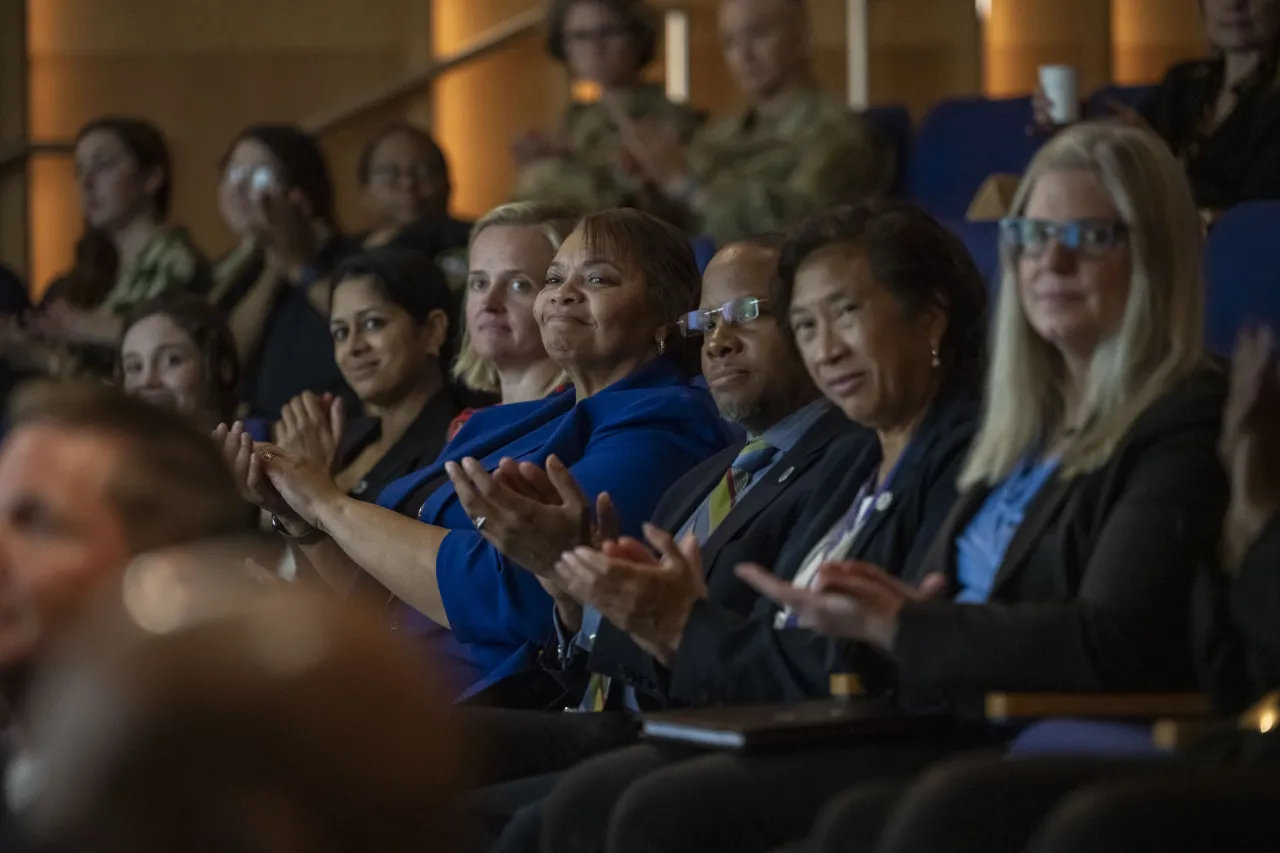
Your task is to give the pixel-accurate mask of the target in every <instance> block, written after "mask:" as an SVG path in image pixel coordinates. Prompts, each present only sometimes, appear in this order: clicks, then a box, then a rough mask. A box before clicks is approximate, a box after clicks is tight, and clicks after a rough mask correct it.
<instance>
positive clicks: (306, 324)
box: [213, 125, 356, 421]
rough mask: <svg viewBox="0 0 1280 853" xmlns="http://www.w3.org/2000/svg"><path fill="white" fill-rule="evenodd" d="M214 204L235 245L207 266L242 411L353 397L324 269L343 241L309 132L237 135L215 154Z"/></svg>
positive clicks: (265, 414)
mask: <svg viewBox="0 0 1280 853" xmlns="http://www.w3.org/2000/svg"><path fill="white" fill-rule="evenodd" d="M218 203H219V210H220V212H221V214H222V218H223V221H224V222H225V223H226V225H227V227H228V228H229V229H230V230H231V232H232V233H233V234H235V235H236V236H237V237H238V238H239V239H240V241H241V242H240V245H239V246H238V247H237V248H236V249H234V250H233V251H232V252H231V254H230V255H229V256H228V257H226V258H224V259H223V260H222V261H221V262H220V263H219V264H218V269H217V284H216V287H215V291H214V300H213V301H214V302H215V303H216V304H217V305H218V306H219V307H221V308H222V309H223V310H224V311H226V312H227V314H228V316H229V318H230V324H231V332H232V334H233V335H234V336H235V340H236V349H237V351H238V352H239V355H240V363H241V364H242V365H244V379H245V387H244V389H243V391H242V396H243V398H244V400H245V402H246V403H247V405H248V411H249V414H250V416H252V417H257V418H266V419H268V420H270V421H274V420H275V419H277V418H279V417H280V410H281V408H282V407H283V406H284V405H285V403H288V402H289V401H290V400H292V399H293V398H294V397H296V396H297V395H299V394H301V393H302V392H303V391H311V392H312V393H315V394H325V393H330V394H336V395H338V396H341V397H343V398H344V399H345V400H346V401H347V402H348V403H351V404H354V403H355V402H356V400H355V396H354V395H353V394H352V393H351V390H350V389H349V388H347V386H346V384H345V383H344V382H343V380H342V374H341V372H340V371H339V370H338V366H337V364H336V363H335V362H334V360H333V342H332V340H331V339H330V337H329V323H328V317H329V297H330V293H329V291H330V283H329V274H330V273H331V272H332V270H333V268H334V266H335V265H336V264H337V263H338V262H339V261H340V260H341V259H342V256H343V255H344V254H345V253H346V251H347V247H346V246H345V244H344V241H343V239H342V237H341V235H340V234H339V233H338V226H337V224H336V223H335V221H334V213H333V184H332V182H331V180H330V177H329V166H328V164H327V163H326V161H325V156H324V152H323V151H322V150H321V148H320V144H319V143H318V142H317V141H316V140H315V138H314V137H312V136H310V135H309V134H307V133H305V132H303V131H302V130H300V129H298V128H296V127H293V126H291V125H258V126H256V127H251V128H249V129H247V130H245V131H244V132H243V133H241V134H240V135H239V136H238V137H237V138H236V140H235V142H233V143H232V145H231V149H230V151H229V152H228V154H227V157H226V159H225V160H224V162H223V177H222V184H221V186H220V187H219V190H218Z"/></svg>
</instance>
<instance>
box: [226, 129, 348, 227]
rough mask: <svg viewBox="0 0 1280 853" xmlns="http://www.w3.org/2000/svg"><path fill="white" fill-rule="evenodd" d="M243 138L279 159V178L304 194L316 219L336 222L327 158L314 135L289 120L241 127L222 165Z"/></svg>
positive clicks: (331, 181) (331, 222)
mask: <svg viewBox="0 0 1280 853" xmlns="http://www.w3.org/2000/svg"><path fill="white" fill-rule="evenodd" d="M246 139H252V140H253V141H254V142H257V143H259V144H260V145H262V146H264V147H265V148H266V149H267V150H268V151H270V152H271V155H272V156H273V157H275V158H276V159H277V160H279V161H280V165H281V166H283V167H284V171H285V174H284V175H282V176H281V178H283V180H284V182H285V183H286V185H288V186H290V187H292V188H294V189H296V190H298V191H299V192H301V193H302V194H303V195H304V196H306V197H307V201H309V202H311V210H312V212H313V214H314V215H315V217H316V219H319V220H320V221H321V222H324V223H326V224H328V225H334V224H335V222H334V211H333V178H332V176H331V174H330V171H329V160H328V158H327V157H325V153H324V149H323V148H321V147H320V142H319V140H317V139H316V137H315V136H313V135H312V134H310V133H308V132H307V131H305V130H303V129H302V128H300V127H298V126H296V125H292V124H258V125H254V126H253V127H249V128H246V129H245V130H243V131H241V132H240V134H239V135H238V136H237V137H236V138H235V139H234V140H233V141H232V143H231V145H230V147H228V148H227V153H226V155H224V156H223V158H222V165H223V167H224V168H225V166H226V161H227V160H228V159H229V158H230V157H231V152H233V151H235V148H236V146H237V145H239V144H240V143H241V142H244V141H245V140H246Z"/></svg>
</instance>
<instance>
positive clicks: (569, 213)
mask: <svg viewBox="0 0 1280 853" xmlns="http://www.w3.org/2000/svg"><path fill="white" fill-rule="evenodd" d="M579 219H581V215H580V214H579V213H578V212H577V211H576V210H574V209H572V208H568V207H565V206H563V205H558V204H544V203H541V202H513V203H511V204H504V205H500V206H498V207H495V208H494V209H493V210H491V211H489V212H488V213H486V214H485V215H484V216H482V217H481V218H480V220H479V221H478V222H477V223H476V224H475V225H474V226H472V228H471V239H470V241H469V243H468V248H470V247H471V246H474V245H475V243H476V238H477V237H479V236H480V233H481V232H482V231H484V230H485V229H486V228H490V227H492V226H494V225H514V226H529V227H533V228H537V229H538V230H539V231H540V232H542V235H543V236H544V237H546V238H547V242H548V243H550V244H551V248H552V249H554V250H556V251H559V249H560V244H561V243H563V242H564V241H565V238H566V237H568V236H569V235H570V234H571V233H573V229H574V228H575V227H576V226H577V224H578V220H579ZM544 272H545V270H544ZM465 303H466V300H465V298H464V300H463V304H464V306H465ZM452 372H453V377H454V378H455V379H457V380H458V381H459V382H461V383H462V384H463V385H466V386H467V387H468V388H470V389H472V390H473V391H481V392H484V393H487V394H497V393H499V392H500V391H501V390H502V389H501V386H500V385H499V382H498V368H497V367H496V366H495V365H494V364H493V362H491V361H489V360H488V359H485V358H482V357H481V356H480V354H479V353H478V352H476V349H475V347H474V346H472V344H471V333H470V332H469V331H468V330H467V324H466V318H465V317H464V318H463V322H462V341H461V342H460V344H459V347H458V357H457V358H456V359H454V362H453V371H452Z"/></svg>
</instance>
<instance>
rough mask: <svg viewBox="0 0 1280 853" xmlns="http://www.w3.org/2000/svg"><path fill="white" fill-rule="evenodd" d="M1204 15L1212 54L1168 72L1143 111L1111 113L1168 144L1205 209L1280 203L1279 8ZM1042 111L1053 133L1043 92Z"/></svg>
mask: <svg viewBox="0 0 1280 853" xmlns="http://www.w3.org/2000/svg"><path fill="white" fill-rule="evenodd" d="M1200 11H1201V14H1202V15H1203V17H1204V26H1205V35H1206V36H1207V38H1208V41H1209V44H1210V46H1211V48H1212V56H1211V57H1210V58H1208V59H1202V60H1196V61H1192V62H1183V63H1180V64H1178V65H1175V66H1174V67H1173V68H1171V69H1169V72H1168V73H1167V74H1165V76H1164V79H1163V80H1161V81H1160V87H1159V88H1158V89H1157V90H1156V92H1155V93H1154V94H1153V95H1152V96H1151V97H1150V99H1148V100H1147V102H1146V103H1144V104H1143V105H1142V106H1141V108H1139V109H1138V110H1133V109H1130V108H1128V107H1125V106H1124V105H1122V104H1112V105H1111V109H1112V111H1113V112H1114V113H1116V116H1117V117H1118V118H1119V119H1120V120H1122V121H1125V122H1128V123H1130V124H1134V125H1137V126H1139V127H1145V128H1147V129H1149V130H1153V131H1154V132H1155V133H1157V134H1159V135H1160V137H1161V138H1162V139H1164V141H1165V142H1167V143H1168V144H1169V147H1170V148H1171V149H1173V153H1174V154H1175V155H1176V156H1177V157H1178V158H1179V159H1180V160H1181V161H1182V162H1183V165H1184V166H1185V167H1186V170H1187V177H1188V178H1189V179H1190V181H1191V190H1192V193H1193V195H1194V196H1195V200H1196V204H1197V205H1198V206H1199V207H1200V208H1201V209H1203V210H1206V211H1208V212H1209V213H1211V214H1214V213H1219V212H1221V211H1223V210H1226V209H1227V208H1229V207H1232V206H1233V205H1237V204H1240V203H1241V202H1245V201H1256V200H1259V199H1280V2H1276V0H1201V2H1200ZM1036 107H1037V109H1036V123H1037V125H1038V126H1039V127H1041V128H1046V129H1052V119H1050V118H1049V116H1048V104H1047V102H1046V101H1045V98H1044V94H1043V93H1039V95H1038V97H1037V99H1036Z"/></svg>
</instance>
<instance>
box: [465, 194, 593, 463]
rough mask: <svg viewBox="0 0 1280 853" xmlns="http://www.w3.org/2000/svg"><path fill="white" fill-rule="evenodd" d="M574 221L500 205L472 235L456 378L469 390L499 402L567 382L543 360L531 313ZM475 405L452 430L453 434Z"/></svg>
mask: <svg viewBox="0 0 1280 853" xmlns="http://www.w3.org/2000/svg"><path fill="white" fill-rule="evenodd" d="M578 219H579V217H578V216H577V215H576V214H575V213H574V212H573V211H572V210H571V209H569V208H564V207H559V206H556V205H549V204H541V203H537V202H515V203H512V204H504V205H502V206H500V207H496V208H494V209H493V210H491V211H489V212H488V213H487V214H485V215H484V216H483V217H481V218H480V221H479V222H477V223H476V225H475V228H474V229H473V230H472V232H471V246H470V251H469V253H468V254H469V265H470V267H471V269H470V272H469V273H468V275H467V287H466V299H465V301H464V303H463V314H464V318H463V328H462V344H461V348H460V352H459V354H458V358H457V361H455V362H454V364H453V375H454V377H455V378H456V379H458V380H459V381H460V382H462V384H463V385H465V386H466V387H467V388H470V389H471V390H473V391H476V392H478V393H481V394H493V395H497V396H498V399H499V401H500V402H503V403H527V402H529V401H531V400H541V399H542V398H543V397H546V396H547V395H548V394H550V393H552V392H553V391H556V390H563V386H564V384H565V382H566V381H567V379H566V377H565V375H564V372H563V371H562V370H561V369H560V366H559V365H557V364H556V363H555V362H554V361H553V360H552V359H551V356H549V355H547V350H546V348H545V347H543V345H542V335H541V333H540V332H539V331H538V323H537V320H535V319H534V316H533V303H534V300H535V299H536V298H537V296H538V292H539V291H541V290H542V287H543V281H544V280H545V279H546V273H547V267H548V266H550V265H551V262H552V261H553V260H554V259H555V256H556V252H558V251H559V250H560V245H561V244H562V243H563V242H564V239H565V238H566V237H568V236H569V234H570V233H571V232H572V231H573V229H574V226H575V225H577V222H578ZM475 411H476V410H475V409H474V408H469V409H464V410H463V411H462V412H461V413H460V414H459V415H458V417H457V418H455V419H454V422H453V425H452V426H451V427H450V429H449V436H450V438H452V437H453V435H454V434H456V433H457V431H458V430H459V429H461V428H462V425H463V424H464V423H466V422H467V419H468V418H470V417H471V415H473V414H475Z"/></svg>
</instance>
